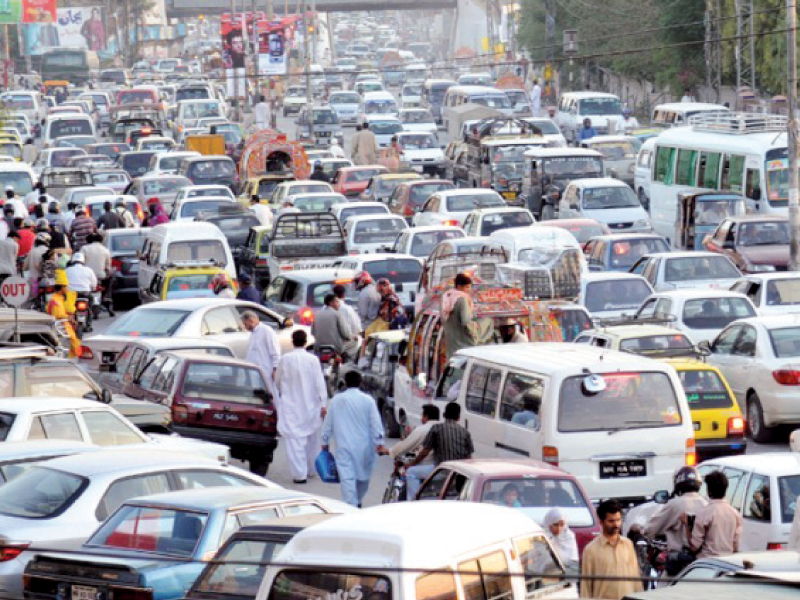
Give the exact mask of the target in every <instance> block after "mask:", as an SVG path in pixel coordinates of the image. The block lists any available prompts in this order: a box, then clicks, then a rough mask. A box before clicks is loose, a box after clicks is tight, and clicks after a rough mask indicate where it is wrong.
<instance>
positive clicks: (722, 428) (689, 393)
mask: <svg viewBox="0 0 800 600" xmlns="http://www.w3.org/2000/svg"><path fill="white" fill-rule="evenodd" d="M663 361H664V362H666V363H668V364H670V365H672V366H673V367H674V368H675V370H676V371H677V372H678V376H679V377H680V379H681V382H682V383H683V389H684V391H685V392H686V400H688V402H689V408H690V409H691V411H692V422H693V423H694V437H695V443H696V448H697V457H698V460H699V461H702V460H706V459H707V458H711V457H715V456H728V455H732V454H744V453H745V450H746V449H747V440H746V439H745V421H744V417H743V416H742V410H741V408H740V407H739V404H738V403H737V402H736V397H735V396H734V395H733V392H732V391H731V388H730V386H729V385H728V382H727V381H725V378H724V377H723V376H722V373H720V371H719V370H718V369H717V368H716V367H713V366H711V365H709V364H706V363H704V362H702V361H700V360H697V359H693V358H665V359H663Z"/></svg>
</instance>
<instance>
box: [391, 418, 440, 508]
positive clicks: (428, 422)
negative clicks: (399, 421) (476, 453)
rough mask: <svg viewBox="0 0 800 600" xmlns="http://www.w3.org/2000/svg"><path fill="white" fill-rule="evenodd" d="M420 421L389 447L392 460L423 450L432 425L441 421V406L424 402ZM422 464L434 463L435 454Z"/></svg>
mask: <svg viewBox="0 0 800 600" xmlns="http://www.w3.org/2000/svg"><path fill="white" fill-rule="evenodd" d="M419 421H420V424H419V425H418V426H417V427H414V429H412V430H411V431H410V432H409V433H408V435H407V436H406V437H405V439H402V440H400V441H399V442H397V443H396V444H395V445H394V446H392V447H391V448H389V456H390V457H391V458H392V460H397V459H398V458H401V457H402V456H404V455H405V454H408V453H409V452H414V453H415V454H416V453H419V451H420V450H422V444H423V443H424V442H425V438H426V437H428V432H429V431H430V430H431V427H433V426H434V425H436V424H437V423H438V422H439V407H438V406H436V405H435V404H423V405H422V415H421V416H420V420H419ZM422 464H423V465H429V464H431V465H432V464H434V462H433V455H430V454H429V455H428V456H426V457H425V460H423V461H422ZM406 500H410V498H408V496H406Z"/></svg>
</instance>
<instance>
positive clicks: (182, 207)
mask: <svg viewBox="0 0 800 600" xmlns="http://www.w3.org/2000/svg"><path fill="white" fill-rule="evenodd" d="M220 206H231V207H233V206H236V200H234V199H233V198H229V197H228V196H196V197H194V198H184V199H183V200H181V201H180V202H176V203H175V204H173V205H172V210H171V211H170V214H169V218H170V220H171V221H194V219H195V217H197V216H198V215H199V214H200V213H202V212H206V213H212V214H216V213H218V212H219V209H220Z"/></svg>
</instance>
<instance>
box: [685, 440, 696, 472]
mask: <svg viewBox="0 0 800 600" xmlns="http://www.w3.org/2000/svg"><path fill="white" fill-rule="evenodd" d="M696 464H697V452H695V444H694V438H689V439H688V440H686V466H687V467H693V466H695V465H696Z"/></svg>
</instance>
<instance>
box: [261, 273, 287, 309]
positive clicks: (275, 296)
mask: <svg viewBox="0 0 800 600" xmlns="http://www.w3.org/2000/svg"><path fill="white" fill-rule="evenodd" d="M285 285H286V277H283V276H282V275H279V276H278V277H276V278H275V279H273V280H272V281H270V283H269V285H268V286H267V291H266V292H265V293H264V303H265V304H266V305H267V306H269V307H270V308H271V309H273V310H278V309H279V307H280V306H281V299H282V298H283V288H284V287H285Z"/></svg>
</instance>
